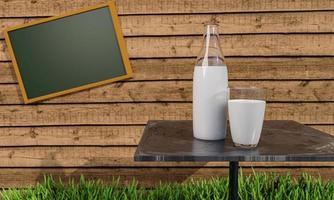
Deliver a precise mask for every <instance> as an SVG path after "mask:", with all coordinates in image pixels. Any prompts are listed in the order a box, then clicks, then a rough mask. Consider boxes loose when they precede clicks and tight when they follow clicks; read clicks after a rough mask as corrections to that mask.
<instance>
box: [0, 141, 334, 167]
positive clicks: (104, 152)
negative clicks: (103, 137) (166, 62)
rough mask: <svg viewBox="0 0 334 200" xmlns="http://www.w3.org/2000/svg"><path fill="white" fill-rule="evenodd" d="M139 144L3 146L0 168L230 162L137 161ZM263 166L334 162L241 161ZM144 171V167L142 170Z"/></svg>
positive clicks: (328, 164) (219, 164)
mask: <svg viewBox="0 0 334 200" xmlns="http://www.w3.org/2000/svg"><path fill="white" fill-rule="evenodd" d="M135 151H136V147H120V146H118V147H98V146H90V147H89V146H84V147H78V146H77V147H71V146H69V147H51V146H46V147H1V148H0V158H1V163H0V167H1V168H3V167H85V168H88V167H228V162H135V161H134V160H133V155H134V153H135ZM240 165H241V166H259V167H282V166H290V167H301V166H303V167H312V166H313V167H316V166H318V167H319V166H321V167H326V166H327V167H334V163H333V162H240ZM138 171H140V170H138Z"/></svg>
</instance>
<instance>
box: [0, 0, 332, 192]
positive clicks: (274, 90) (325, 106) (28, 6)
mask: <svg viewBox="0 0 334 200" xmlns="http://www.w3.org/2000/svg"><path fill="white" fill-rule="evenodd" d="M102 2H105V1H103V0H71V1H68V0H10V1H6V0H1V1H0V32H2V30H3V29H4V28H6V27H8V26H12V25H16V24H22V23H26V22H29V21H33V20H37V19H40V18H43V17H47V16H53V15H57V14H59V13H63V12H66V11H69V10H73V9H77V8H80V7H85V6H88V5H96V4H99V3H102ZM117 9H118V12H119V15H120V19H121V25H122V29H123V32H124V35H125V37H126V45H127V49H128V52H129V55H130V57H131V63H132V66H133V69H134V72H135V77H134V78H133V79H131V80H128V81H125V82H119V83H114V84H109V85H106V86H103V87H99V88H95V89H91V90H86V91H83V92H79V93H75V94H72V95H67V96H63V97H59V98H54V99H52V100H48V101H44V102H41V103H38V104H34V105H23V102H22V97H21V95H20V92H19V89H18V85H17V81H16V78H15V76H14V74H13V70H12V64H11V61H10V58H9V56H8V53H7V49H6V45H5V43H4V40H3V35H2V34H0V145H1V147H0V168H1V169H0V186H1V187H25V186H27V185H31V184H35V183H36V182H37V181H39V180H42V179H43V174H45V173H51V174H53V175H55V176H60V177H63V178H68V177H72V178H73V177H76V178H77V177H78V176H79V175H80V174H84V175H86V176H87V177H92V178H94V177H99V178H101V179H103V180H105V181H109V180H111V179H112V177H111V176H112V175H114V176H121V178H122V181H124V182H128V181H131V179H132V178H133V177H136V178H137V179H138V180H139V181H140V183H141V184H143V185H147V186H149V185H152V184H155V183H158V182H159V181H160V180H161V181H184V180H187V179H189V178H191V177H192V178H206V177H210V176H214V175H226V172H227V168H226V167H227V163H214V162H213V163H173V162H172V163H161V164H157V163H150V162H147V163H135V162H133V161H132V156H133V153H134V151H135V149H136V145H137V144H138V141H139V138H140V136H141V133H142V130H143V128H144V125H145V123H146V122H147V120H149V119H191V117H192V116H191V93H192V71H193V66H194V63H195V58H196V55H197V53H198V51H199V48H200V47H201V42H202V31H203V24H204V23H205V22H208V21H213V22H216V23H219V25H220V33H221V38H220V39H221V46H222V48H223V51H224V55H225V56H226V58H227V64H228V70H229V77H230V85H231V86H259V87H265V88H267V89H268V109H267V113H266V118H267V119H291V120H296V121H299V122H301V123H304V124H307V125H309V126H311V127H314V128H316V129H320V130H323V131H327V132H329V133H331V134H334V57H333V56H334V34H333V32H334V26H333V20H334V1H332V0H318V1H311V0H248V1H245V0H235V1H230V0H216V1H207V0H180V1H179V0H139V1H138V0H118V1H117ZM296 142H298V141H296ZM242 165H243V166H244V167H245V169H244V171H245V172H249V171H250V170H251V169H250V168H249V166H251V165H254V166H256V167H257V168H256V169H257V170H259V171H278V172H282V173H286V172H292V173H293V174H299V173H300V172H304V171H307V172H310V173H312V174H318V173H320V174H321V175H322V176H324V177H326V178H333V172H334V168H333V167H334V163H329V162H328V163H324V162H314V163H293V162H290V163H242Z"/></svg>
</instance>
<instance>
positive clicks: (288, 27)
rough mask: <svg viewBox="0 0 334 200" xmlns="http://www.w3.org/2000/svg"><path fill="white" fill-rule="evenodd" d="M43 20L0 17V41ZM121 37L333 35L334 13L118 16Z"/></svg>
mask: <svg viewBox="0 0 334 200" xmlns="http://www.w3.org/2000/svg"><path fill="white" fill-rule="evenodd" d="M39 19H42V18H2V19H1V18H0V38H1V39H3V35H2V31H3V30H4V29H6V28H8V27H11V26H16V25H20V24H25V23H28V22H31V21H34V20H39ZM120 21H121V27H122V31H123V34H124V36H150V35H202V34H203V25H204V24H205V23H207V22H214V23H216V24H218V25H219V33H220V34H241V33H246V34H249V33H332V32H333V31H334V27H333V26H332V21H334V12H328V11H315V12H296V13H292V12H280V13H237V14H203V15H195V14H190V15H139V16H137V15H134V16H133V15H129V16H121V17H120Z"/></svg>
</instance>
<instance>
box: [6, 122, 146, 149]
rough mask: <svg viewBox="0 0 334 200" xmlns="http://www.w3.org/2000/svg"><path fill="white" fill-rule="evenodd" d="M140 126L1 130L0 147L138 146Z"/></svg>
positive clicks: (15, 128)
mask: <svg viewBox="0 0 334 200" xmlns="http://www.w3.org/2000/svg"><path fill="white" fill-rule="evenodd" d="M144 127H145V126H144V125H140V126H51V127H50V126H46V127H2V128H0V146H8V147H9V146H39V145H42V146H43V145H46V146H47V145H58V146H66V145H67V146H74V145H78V146H80V145H97V146H108V145H137V144H138V142H139V140H140V137H141V135H142V132H143V130H144Z"/></svg>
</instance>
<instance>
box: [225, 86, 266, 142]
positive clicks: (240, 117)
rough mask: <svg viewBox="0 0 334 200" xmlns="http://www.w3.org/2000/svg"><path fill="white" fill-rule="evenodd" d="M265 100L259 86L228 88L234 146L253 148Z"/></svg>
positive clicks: (256, 140)
mask: <svg viewBox="0 0 334 200" xmlns="http://www.w3.org/2000/svg"><path fill="white" fill-rule="evenodd" d="M265 108H266V101H265V90H264V89H260V88H230V99H229V100H228V116H229V122H230V129H231V136H232V140H233V143H234V145H235V146H237V147H242V148H253V147H256V146H257V144H258V143H259V140H260V136H261V131H262V125H263V119H264V114H265Z"/></svg>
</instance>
